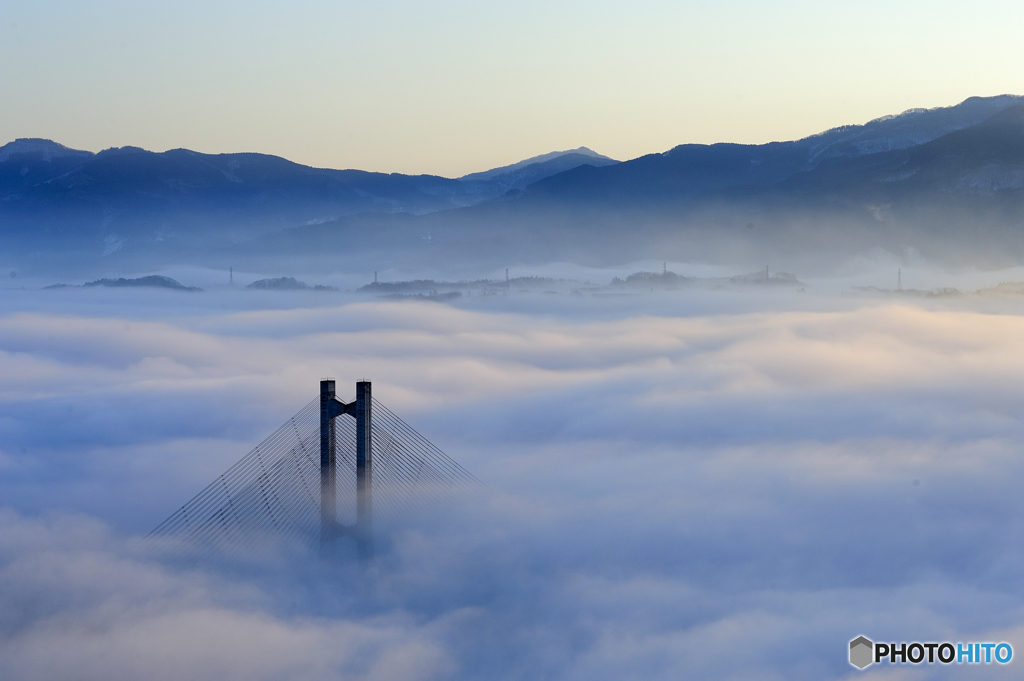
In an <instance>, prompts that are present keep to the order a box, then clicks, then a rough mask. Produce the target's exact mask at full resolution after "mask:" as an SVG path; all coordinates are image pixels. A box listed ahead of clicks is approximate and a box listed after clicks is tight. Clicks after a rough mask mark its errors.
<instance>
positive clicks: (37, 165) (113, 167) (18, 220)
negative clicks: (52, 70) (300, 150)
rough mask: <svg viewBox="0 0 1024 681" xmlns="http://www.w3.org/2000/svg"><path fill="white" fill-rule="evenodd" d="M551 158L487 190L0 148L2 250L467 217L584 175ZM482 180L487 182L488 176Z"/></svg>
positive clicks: (131, 155) (95, 247)
mask: <svg viewBox="0 0 1024 681" xmlns="http://www.w3.org/2000/svg"><path fill="white" fill-rule="evenodd" d="M586 152H588V153H586V154H580V153H568V152H555V153H553V154H549V155H546V156H544V157H538V158H543V159H544V160H541V161H532V160H530V161H524V162H523V163H520V164H516V166H515V169H514V170H513V171H507V169H497V171H491V172H492V173H493V175H494V179H486V178H483V179H481V178H473V179H449V178H444V177H437V176H433V175H418V176H411V175H401V174H397V173H393V174H385V173H371V172H364V171H360V170H329V169H322V168H310V167H308V166H303V165H299V164H297V163H292V162H291V161H287V160H285V159H283V158H279V157H276V156H268V155H264V154H253V153H243V154H201V153H198V152H194V151H189V150H187V149H173V150H171V151H166V152H163V153H154V152H151V151H146V150H144V149H139V148H136V147H123V148H115V149H107V150H105V151H101V152H99V153H97V154H93V153H91V152H88V151H77V150H73V149H68V148H67V147H64V146H62V145H60V144H57V143H55V142H52V141H49V140H41V139H19V140H16V141H14V142H12V143H10V144H7V145H5V146H3V147H0V246H6V247H8V248H14V249H16V250H33V249H40V248H43V249H46V248H49V247H52V246H54V245H56V244H58V243H59V245H60V247H62V248H64V249H69V250H79V251H81V252H83V253H90V252H92V253H98V254H103V255H110V254H111V253H113V252H115V251H120V250H127V251H132V250H138V249H139V248H140V247H145V248H148V249H149V250H153V249H154V248H156V249H161V248H162V249H164V250H168V249H169V250H174V249H176V248H185V249H189V248H209V247H224V246H225V245H228V244H231V243H237V242H239V241H244V240H248V239H251V238H253V237H256V236H259V235H260V234H264V233H268V232H275V231H278V230H281V229H283V228H287V227H294V226H297V225H303V224H318V223H323V222H327V221H329V220H334V219H337V218H339V217H344V216H352V215H358V214H362V213H382V214H390V213H405V214H412V215H422V214H425V213H430V212H434V211H440V210H448V209H452V208H458V207H462V206H470V205H474V204H477V203H480V202H482V201H485V200H487V199H490V198H494V197H497V196H500V195H502V194H504V193H506V192H507V191H508V190H509V189H510V188H513V187H516V188H523V187H525V186H526V185H527V184H528V183H529V182H532V181H534V180H536V179H541V178H544V177H548V176H550V175H552V174H554V173H558V172H561V171H563V170H566V169H570V168H575V167H577V166H579V165H580V164H582V163H605V162H614V161H611V160H610V159H605V157H602V156H600V155H597V154H594V153H593V152H590V151H589V150H586ZM485 174H486V173H485Z"/></svg>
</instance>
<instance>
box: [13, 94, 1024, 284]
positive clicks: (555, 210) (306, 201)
mask: <svg viewBox="0 0 1024 681" xmlns="http://www.w3.org/2000/svg"><path fill="white" fill-rule="evenodd" d="M1022 121H1024V98H1020V97H1015V96H1009V95H1004V96H1000V97H989V98H970V99H968V100H966V101H964V102H962V103H961V104H958V105H956V106H952V107H946V108H941V109H932V110H911V111H908V112H904V113H903V114H900V115H898V116H892V117H885V118H881V119H878V120H875V121H871V122H870V123H867V124H865V125H859V126H845V127H841V128H835V129H833V130H829V131H826V132H824V133H821V134H819V135H813V136H811V137H807V138H804V139H802V140H797V141H793V142H773V143H770V144H763V145H739V144H713V145H694V144H688V145H682V146H678V147H675V148H674V149H671V150H669V151H667V152H665V153H662V154H650V155H647V156H643V157H640V158H637V159H633V160H630V161H625V162H621V163H614V162H610V160H607V159H606V160H604V161H602V160H601V159H596V160H595V157H594V156H592V155H591V154H589V153H581V150H573V151H571V152H566V153H559V155H557V156H555V157H554V158H550V159H545V160H540V161H538V160H536V159H528V160H529V161H533V162H532V163H527V164H526V165H525V166H522V165H519V164H517V166H518V167H517V166H512V167H506V168H498V169H494V171H492V172H488V173H483V174H480V175H481V177H480V178H478V179H472V176H467V178H462V179H457V180H455V179H447V178H439V177H434V176H416V177H413V176H404V175H385V174H379V173H365V172H362V171H333V170H321V169H314V168H308V167H305V166H300V165H297V164H294V163H290V162H289V161H286V160H284V159H280V158H276V157H272V156H263V155H259V154H224V155H215V156H214V155H204V154H197V153H195V152H190V151H185V150H175V151H169V152H165V153H163V154H154V153H151V152H146V151H143V150H140V149H133V148H126V149H112V150H107V151H105V152H101V153H99V154H95V155H93V154H88V153H87V152H74V151H72V150H68V149H66V148H64V147H60V145H56V144H53V143H46V142H43V141H32V140H19V141H18V142H16V143H14V144H13V145H7V146H6V147H2V148H0V221H2V223H0V240H2V243H0V246H3V247H4V248H5V249H6V252H7V253H8V254H10V253H20V254H22V257H23V258H24V257H30V258H36V260H35V261H34V262H41V260H40V259H41V258H48V259H50V260H54V257H53V256H54V254H55V253H61V252H63V253H66V254H69V255H68V256H67V257H66V258H65V260H64V262H65V263H67V262H71V261H73V260H74V257H78V256H81V255H82V254H87V258H86V259H90V258H91V259H92V260H93V261H95V260H98V259H101V258H110V259H112V260H118V259H123V260H129V259H131V258H143V259H148V260H146V262H147V263H149V265H148V266H152V265H153V264H154V263H157V262H165V261H167V260H170V259H174V260H177V261H182V260H188V261H190V262H197V263H198V262H209V263H214V262H216V263H223V262H224V258H225V257H226V255H227V254H230V256H231V257H232V258H236V259H235V260H234V262H235V264H239V263H241V262H252V263H260V262H263V263H276V262H277V261H278V260H280V259H282V258H294V259H301V260H302V261H303V262H304V263H314V262H316V263H320V265H319V266H321V267H323V268H325V269H329V268H335V267H337V266H338V265H339V263H340V262H342V261H343V260H345V261H347V262H349V263H356V265H353V266H365V265H362V263H366V262H371V261H372V262H373V263H376V265H377V266H379V267H388V266H395V265H398V264H403V263H404V264H412V265H427V264H429V265H430V266H436V267H443V268H448V269H450V270H453V271H454V270H457V269H459V268H464V269H466V270H467V272H466V273H467V274H472V272H471V270H473V269H474V268H476V271H479V269H480V268H489V267H494V266H501V265H508V264H516V263H526V262H543V261H548V262H550V261H557V260H570V261H575V262H580V263H585V264H598V265H599V264H609V263H622V262H628V261H630V260H634V259H638V258H658V259H674V260H684V261H685V260H704V261H727V262H729V263H731V264H735V265H740V264H745V265H746V264H749V265H757V266H763V264H764V263H765V262H766V261H768V260H769V259H770V260H771V262H772V263H773V265H777V266H778V267H781V268H786V269H791V270H795V271H800V272H808V271H810V270H812V269H813V267H810V266H809V265H808V263H810V264H811V265H813V266H814V267H825V266H827V265H828V264H829V263H835V262H838V261H841V260H843V259H846V258H849V257H852V256H853V255H856V254H858V253H865V252H870V251H872V250H877V249H884V250H888V251H891V252H895V253H901V252H903V250H904V249H906V248H913V249H916V250H918V251H921V252H922V253H924V254H926V255H929V256H932V257H936V258H940V259H945V260H947V261H953V262H959V263H973V264H984V265H998V264H1006V263H1008V262H1016V261H1017V259H1019V258H1024V229H1022V227H1021V226H1022V225H1024V122H1022ZM585 151H587V152H589V150H585ZM83 154H84V155H83ZM584 161H586V163H585V164H584V165H577V164H578V163H581V162H584ZM606 161H608V163H609V164H607V165H602V166H598V165H595V164H596V163H604V162H606ZM565 166H572V167H569V168H565ZM499 171H500V172H499ZM459 206H461V207H459ZM103 254H106V255H103ZM73 256H74V257H73ZM247 259H248V260H247ZM275 267H276V265H275ZM370 269H376V267H371V268H370ZM751 269H753V267H752V268H751Z"/></svg>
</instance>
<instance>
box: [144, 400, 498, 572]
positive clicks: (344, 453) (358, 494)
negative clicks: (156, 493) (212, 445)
mask: <svg viewBox="0 0 1024 681" xmlns="http://www.w3.org/2000/svg"><path fill="white" fill-rule="evenodd" d="M477 485H480V483H479V481H478V480H477V479H476V478H474V477H473V476H472V475H471V474H470V473H469V472H468V471H466V470H465V469H464V468H462V466H460V465H459V464H458V463H456V462H455V461H453V460H452V459H451V458H449V457H448V456H447V455H445V454H444V452H442V451H441V450H440V449H438V448H437V447H435V446H434V445H433V444H431V443H430V442H429V441H428V440H427V439H426V438H424V437H423V436H422V435H420V434H419V433H417V432H416V431H415V430H414V429H413V428H412V427H411V426H409V425H408V424H407V423H405V421H403V420H402V419H400V418H398V416H396V415H395V414H394V413H392V412H391V411H390V410H389V409H388V408H387V407H386V406H384V405H383V404H381V403H380V402H379V401H378V400H376V399H374V398H373V396H372V392H371V384H370V382H369V381H360V382H358V383H356V399H355V400H354V401H352V402H349V403H345V402H343V401H341V400H339V399H338V398H337V397H336V395H335V383H334V381H332V380H324V381H321V382H320V395H319V397H317V398H316V399H314V400H313V401H311V402H310V403H309V404H307V405H306V406H305V407H303V408H302V409H300V410H299V412H298V413H297V414H295V415H294V416H293V417H291V418H290V419H288V420H287V421H286V422H285V423H284V425H282V426H281V427H280V428H278V429H277V430H276V431H274V433H273V434H271V435H270V436H269V437H268V438H267V439H265V440H264V441H263V442H261V443H260V444H259V445H257V446H256V448H255V449H253V450H252V451H251V452H249V453H248V454H246V455H245V456H244V457H243V458H242V459H241V460H240V461H238V463H236V464H235V465H234V466H232V467H231V468H229V469H228V470H227V471H225V472H224V473H223V474H221V475H220V476H219V477H218V478H217V479H216V480H214V481H213V482H211V483H210V484H209V485H208V486H207V487H206V488H205V489H204V490H203V491H201V492H200V493H199V494H197V495H196V496H195V497H194V498H192V500H191V501H189V502H188V503H186V504H185V505H184V506H182V507H181V508H180V509H178V510H177V511H176V512H175V513H174V514H172V515H171V517H169V518H167V520H165V521H164V522H162V523H161V524H160V525H159V526H158V527H157V528H156V529H155V530H153V531H152V532H151V533H150V535H149V537H150V538H152V539H156V540H160V541H162V542H166V543H168V544H170V545H173V546H178V545H179V542H180V546H181V547H182V548H186V549H188V550H191V551H194V550H199V551H202V550H208V549H223V550H229V551H250V550H253V549H256V548H259V547H260V546H261V545H264V544H267V543H269V542H280V541H297V542H300V543H309V544H315V543H319V544H320V546H321V548H322V549H326V548H327V547H329V546H330V545H331V544H332V543H333V542H335V541H338V540H340V539H342V538H344V537H350V538H351V539H353V540H355V542H356V544H357V545H358V547H359V550H360V553H361V555H363V556H369V555H371V554H372V551H373V537H374V533H375V532H379V531H386V530H387V529H388V527H389V526H391V525H392V524H394V523H395V522H397V521H399V520H401V519H402V518H404V517H408V516H410V515H412V514H418V513H423V512H426V511H429V510H430V508H431V507H437V506H440V505H442V504H443V503H444V502H445V501H446V500H447V499H448V498H449V497H450V495H451V493H452V492H453V491H456V490H458V489H460V488H466V487H472V486H477Z"/></svg>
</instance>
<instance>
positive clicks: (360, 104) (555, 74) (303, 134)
mask: <svg viewBox="0 0 1024 681" xmlns="http://www.w3.org/2000/svg"><path fill="white" fill-rule="evenodd" d="M1021 25H1024V5H1022V4H1020V3H1013V2H1006V1H1000V0H991V1H979V2H974V3H970V4H968V3H962V2H958V3H951V2H934V1H933V2H927V3H925V2H891V1H890V2H884V3H883V2H875V1H867V2H859V3H848V2H842V3H841V2H821V1H817V2H802V1H799V0H783V1H780V2H774V3H763V2H749V1H742V0H731V1H724V2H715V3H711V2H679V1H674V2H657V1H637V0H634V1H632V2H628V3H627V2H595V1H589V2H582V1H576V0H558V1H555V2H552V1H550V0H548V1H547V2H536V1H533V0H524V1H521V2H516V3H503V2H502V3H499V2H467V1H447V2H432V3H426V2H409V1H408V0H380V1H378V2H374V3H365V2H363V3H353V2H338V1H333V0H332V1H330V2H328V1H326V0H323V1H321V0H298V1H296V2H291V3H287V4H282V3H265V2H246V3H241V2H237V3H236V2H224V1H220V2H210V1H208V0H204V1H203V2H198V1H195V0H185V1H178V2H173V3H171V2H147V3H137V2H127V1H118V0H101V1H98V2H91V3H84V2H67V1H56V2H26V1H23V0H4V2H3V4H2V5H0V64H2V65H3V68H0V93H2V94H0V97H2V108H0V111H2V116H0V143H3V142H6V141H9V140H11V139H14V138H16V137H47V138H51V139H55V140H57V141H60V142H62V143H64V144H66V145H69V146H73V147H77V148H84V149H91V150H99V149H102V148H106V147H110V146H122V145H136V146H142V147H145V148H148V149H153V150H159V151H162V150H165V149H169V148H175V147H187V148H191V149H195V150H199V151H205V152H227V151H259V152H266V153H272V154H278V155H281V156H285V157H287V158H290V159H293V160H295V161H299V162H302V163H307V164H311V165H317V166H327V167H337V168H343V167H355V168H364V169H367V170H380V171H397V172H405V173H437V174H443V175H461V174H464V173H467V172H471V171H476V170H482V169H485V168H488V167H493V166H497V165H503V164H506V163H510V162H514V161H517V160H520V159H522V158H525V157H528V156H532V155H536V154H539V153H543V152H547V151H551V150H554V149H566V148H571V147H576V146H579V145H586V146H589V147H591V148H593V149H595V150H597V151H600V152H602V153H605V154H608V155H610V156H613V157H616V158H620V159H626V158H633V157H636V156H639V155H642V154H645V153H650V152H655V151H663V150H665V149H668V148H671V147H672V146H674V145H676V144H679V143H683V142H715V141H737V142H767V141H771V140H780V139H793V138H798V137H802V136H805V135H807V134H811V133H814V132H819V131H821V130H823V129H827V128H830V127H834V126H837V125H842V124H848V123H863V122H866V121H867V120H869V119H871V118H874V117H877V116H881V115H885V114H889V113H898V112H900V111H903V110H905V109H907V108H910V107H934V106H947V105H951V104H955V103H957V102H959V101H961V100H963V99H965V98H966V97H968V96H971V95H996V94H1002V93H1015V94H1021V93H1024V74H1022V72H1021V71H1020V69H1019V65H1020V63H1021V56H1022V52H1024V48H1022V47H1021V42H1020V40H1019V35H1018V31H1019V27H1020V26H1021Z"/></svg>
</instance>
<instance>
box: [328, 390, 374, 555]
mask: <svg viewBox="0 0 1024 681" xmlns="http://www.w3.org/2000/svg"><path fill="white" fill-rule="evenodd" d="M344 415H348V416H351V417H353V418H354V419H355V420H356V443H355V445H356V447H355V449H356V522H355V524H354V525H343V524H341V523H339V522H338V506H337V500H336V492H337V490H336V485H337V446H336V444H337V443H336V442H335V433H334V428H332V427H331V426H332V424H331V422H332V421H333V420H334V419H336V418H338V417H340V416H344ZM372 418H373V392H372V388H371V383H370V381H358V382H357V383H356V399H355V401H353V402H349V403H347V404H346V403H345V402H343V401H341V400H339V399H338V397H337V396H336V395H335V383H334V381H333V380H331V379H324V380H322V381H320V549H321V551H326V550H327V548H328V546H329V545H330V544H331V543H332V542H333V541H334V540H335V539H337V538H338V537H341V536H350V537H353V538H354V539H355V540H356V545H357V546H358V547H359V553H360V554H361V555H362V556H363V557H366V558H369V557H370V556H371V555H372V554H373V437H372V435H371V433H372V430H373V429H372Z"/></svg>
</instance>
